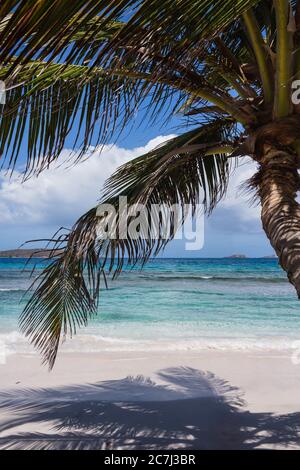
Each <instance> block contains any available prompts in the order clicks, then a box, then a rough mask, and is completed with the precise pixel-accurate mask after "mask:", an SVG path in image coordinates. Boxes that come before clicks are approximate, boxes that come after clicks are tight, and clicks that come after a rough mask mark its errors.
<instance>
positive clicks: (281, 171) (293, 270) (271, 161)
mask: <svg viewBox="0 0 300 470" xmlns="http://www.w3.org/2000/svg"><path fill="white" fill-rule="evenodd" d="M258 161H259V163H260V170H259V172H258V173H257V175H256V177H255V179H256V184H257V185H258V193H259V196H260V200H261V206H262V210H261V219H262V223H263V228H264V231H265V232H266V234H267V236H268V238H269V240H270V242H271V245H272V246H273V248H274V250H275V252H276V254H277V255H278V257H279V263H280V265H281V266H282V268H283V269H284V270H285V271H286V273H287V275H288V279H289V281H290V282H291V283H292V284H293V285H294V287H295V289H296V291H297V294H298V298H300V205H299V204H298V202H297V200H296V196H297V191H298V190H299V188H300V179H299V174H298V170H297V156H296V154H295V153H293V151H292V150H290V151H286V150H278V149H274V148H272V147H269V148H268V149H267V151H265V152H264V154H263V155H262V156H260V158H258Z"/></svg>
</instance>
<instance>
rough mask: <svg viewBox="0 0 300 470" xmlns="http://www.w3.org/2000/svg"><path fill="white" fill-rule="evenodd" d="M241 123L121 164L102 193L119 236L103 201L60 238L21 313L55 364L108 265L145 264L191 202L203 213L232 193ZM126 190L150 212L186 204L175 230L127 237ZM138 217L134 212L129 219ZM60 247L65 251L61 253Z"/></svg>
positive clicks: (219, 124)
mask: <svg viewBox="0 0 300 470" xmlns="http://www.w3.org/2000/svg"><path fill="white" fill-rule="evenodd" d="M234 127H235V123H233V122H232V121H231V120H229V119H227V120H226V119H220V120H217V121H215V122H213V123H210V124H208V125H205V126H203V127H201V128H197V129H194V130H192V131H189V132H187V133H185V134H183V135H181V136H179V137H176V138H174V139H171V140H169V141H167V142H166V143H165V144H163V145H161V146H159V147H158V148H156V149H154V150H153V151H151V152H149V153H147V154H146V155H143V156H141V157H138V158H136V159H134V160H132V161H131V162H129V163H127V164H125V165H123V166H122V167H120V168H119V169H118V170H117V171H116V173H115V174H114V175H112V176H111V177H110V178H109V179H108V181H107V183H106V185H105V188H104V192H103V195H102V199H101V204H105V206H106V205H107V204H110V205H112V206H113V207H114V208H115V209H116V215H115V216H114V217H115V219H114V221H113V223H114V225H115V227H116V228H117V236H116V237H115V238H101V237H100V236H99V233H101V227H102V226H103V223H105V222H104V220H103V217H102V216H101V215H99V206H97V207H95V208H93V209H92V210H90V211H89V212H88V213H86V214H85V215H84V216H82V217H81V218H80V219H79V220H78V221H77V223H76V224H75V225H74V227H73V229H72V230H71V232H70V233H67V234H65V235H61V236H59V237H58V239H56V240H54V245H53V259H52V260H51V262H50V265H49V266H47V267H46V269H45V270H44V272H43V273H42V275H41V276H40V277H39V278H38V281H37V282H38V285H37V288H36V290H35V292H34V294H33V295H32V297H31V299H30V300H29V302H28V304H27V306H26V308H25V310H24V311H23V313H22V316H21V318H20V325H21V329H22V331H23V332H24V333H25V335H26V336H28V337H29V338H30V340H31V341H32V343H33V344H34V345H35V346H36V347H37V348H38V349H39V350H40V351H41V353H42V355H43V358H44V361H46V362H47V363H48V364H49V366H50V368H51V367H53V365H54V362H55V358H56V355H57V350H58V347H59V344H60V340H61V336H62V335H64V336H66V335H71V336H72V334H74V333H75V332H76V328H77V327H81V326H84V325H85V324H86V322H87V320H88V318H89V317H90V316H91V315H93V314H94V313H95V312H96V310H97V302H98V297H99V287H100V278H101V275H103V276H105V275H106V273H107V271H108V272H109V273H110V272H114V275H117V274H119V273H120V272H121V270H122V269H123V267H124V263H126V264H129V265H134V264H136V263H137V262H141V263H142V264H143V263H145V262H146V261H147V260H148V259H149V258H150V257H151V256H156V255H157V254H158V253H159V252H160V251H161V250H162V249H163V248H164V247H165V246H166V244H167V243H168V242H169V241H170V240H171V239H172V238H173V237H174V235H175V233H176V229H177V228H178V226H179V225H180V224H181V223H183V221H184V219H185V217H186V215H187V213H186V205H187V204H189V205H190V206H191V207H192V210H193V212H195V211H196V209H197V204H200V203H201V202H202V203H203V204H204V209H205V210H206V211H208V212H210V211H211V210H212V208H213V207H214V206H215V205H216V203H217V202H218V200H219V199H220V198H221V197H222V196H223V195H224V193H225V191H226V188H227V183H228V177H229V171H230V163H229V160H228V159H227V155H226V154H227V153H230V151H232V149H233V148H234V147H235V146H236V143H237V142H236V140H229V135H230V136H231V139H232V136H233V135H236V137H237V138H238V136H239V131H238V129H235V130H234ZM229 149H231V150H229ZM217 152H219V153H217ZM222 152H226V154H225V153H222ZM120 195H122V196H123V197H125V196H126V198H127V202H128V205H129V206H130V207H133V206H136V205H137V204H144V206H145V208H146V210H149V213H150V210H151V206H153V205H156V207H157V206H159V207H167V208H171V207H172V206H173V205H174V204H178V206H179V207H180V211H181V213H180V220H173V221H172V223H171V225H170V231H169V232H168V233H167V234H164V235H162V232H161V231H160V230H161V229H162V228H163V227H162V221H161V220H160V219H157V221H158V232H157V231H156V232H155V233H154V231H152V232H151V233H150V236H149V232H148V229H146V231H147V233H144V232H143V231H141V232H140V233H139V235H138V237H136V238H135V237H131V236H130V233H128V236H126V237H121V236H119V235H120V233H119V229H120V225H119V223H120V218H119V217H120V211H118V209H119V196H120ZM132 217H133V216H132V213H130V211H129V213H128V216H127V219H126V223H130V221H132ZM101 224H102V225H101ZM157 233H158V234H159V236H157ZM154 234H155V236H154ZM57 250H62V251H59V253H60V254H59V255H58V256H57V253H58V251H57Z"/></svg>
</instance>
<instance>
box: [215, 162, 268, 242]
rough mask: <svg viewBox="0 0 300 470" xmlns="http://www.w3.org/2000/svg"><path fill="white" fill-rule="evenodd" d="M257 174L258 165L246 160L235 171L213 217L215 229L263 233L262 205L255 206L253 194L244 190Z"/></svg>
mask: <svg viewBox="0 0 300 470" xmlns="http://www.w3.org/2000/svg"><path fill="white" fill-rule="evenodd" d="M255 172H256V164H255V163H254V162H253V161H251V160H246V159H245V160H244V161H243V162H242V163H241V165H240V166H239V167H237V168H236V169H235V170H234V171H233V173H232V175H231V178H230V181H229V187H228V191H227V194H226V196H225V198H224V199H223V200H222V202H220V203H219V205H218V207H217V209H215V211H214V213H213V215H212V217H211V223H212V225H213V226H214V227H215V228H218V229H220V230H226V231H232V232H239V231H240V232H246V233H260V232H262V228H261V221H260V205H259V204H253V203H252V201H251V196H252V194H251V193H247V192H246V191H245V190H243V188H242V186H243V184H244V183H245V182H246V181H247V180H248V179H249V178H250V177H251V176H252V175H253V174H254V173H255Z"/></svg>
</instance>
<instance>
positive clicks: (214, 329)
mask: <svg viewBox="0 0 300 470" xmlns="http://www.w3.org/2000/svg"><path fill="white" fill-rule="evenodd" d="M24 262H25V260H16V259H2V260H0V340H1V341H4V343H5V345H6V347H7V348H8V350H9V351H10V352H11V353H13V352H16V351H22V352H28V353H30V352H32V348H31V346H29V345H28V343H27V340H26V339H24V338H23V337H22V336H21V335H20V333H19V331H18V324H17V323H18V315H19V313H20V311H21V309H22V307H23V305H24V302H25V300H24V299H23V300H22V297H23V295H24V293H25V291H26V289H27V288H28V286H29V284H30V282H31V281H30V278H29V275H30V271H31V267H32V266H31V265H30V264H29V265H28V266H27V267H26V268H25V270H24ZM299 339H300V303H299V301H298V300H297V298H296V296H295V293H294V290H293V288H292V287H291V286H290V284H289V283H288V282H287V280H286V277H285V274H284V273H283V272H282V271H281V269H280V268H279V267H278V264H277V260H276V259H245V260H244V259H158V260H155V261H152V262H151V263H149V264H148V265H147V266H146V267H145V268H144V269H143V270H142V271H140V270H139V269H134V270H133V271H132V270H127V271H126V272H124V273H123V274H122V275H121V276H120V277H119V278H118V280H117V281H111V282H109V289H108V290H105V289H104V290H103V291H102V292H101V295H100V305H99V312H98V316H97V317H96V318H95V319H93V320H92V321H91V322H90V325H89V327H88V328H86V329H81V330H80V331H79V334H78V335H77V336H76V337H75V338H74V339H72V340H70V341H67V342H66V343H65V344H64V345H63V348H64V349H65V350H67V351H101V350H124V351H125V350H126V351H127V350H128V351H130V350H141V351H142V350H202V349H207V348H215V349H222V350H224V349H289V348H290V347H292V343H293V341H295V340H299Z"/></svg>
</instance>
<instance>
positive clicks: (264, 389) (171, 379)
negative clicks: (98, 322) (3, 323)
mask: <svg viewBox="0 0 300 470" xmlns="http://www.w3.org/2000/svg"><path fill="white" fill-rule="evenodd" d="M0 374H1V375H0V377H1V378H0V406H1V418H0V448H1V449H12V448H15V449H17V448H18V449H21V448H22V449H28V448H31V449H45V448H48V449H70V448H75V449H79V448H84V449H92V448H96V449H98V448H102V449H104V448H106V447H110V448H112V449H142V448H146V449H168V448H177V449H179V448H189V449H218V448H222V449H223V448H224V449H230V448H234V449H251V448H255V449H261V448H267V449H271V448H275V449H286V448H289V449H290V448H297V449H300V411H299V408H300V399H299V389H300V364H299V365H296V364H293V362H292V360H291V356H290V355H289V354H287V353H283V352H280V351H278V352H264V353H258V352H249V351H248V352H241V351H238V352H233V351H230V352H229V351H227V352H224V351H218V352H216V351H201V352H192V351H185V352H169V351H168V352H165V353H161V352H160V353H157V352H151V353H149V352H102V353H84V354H82V353H81V354H79V353H77V354H75V353H61V354H60V356H59V358H58V361H57V363H56V366H55V369H54V370H53V371H52V372H50V373H49V372H48V370H47V368H46V367H45V366H41V365H40V358H39V356H38V355H30V356H26V355H21V354H14V355H11V356H9V357H8V358H7V363H6V364H2V365H0ZM108 430H109V431H108ZM108 434H109V442H108V438H107V435H108Z"/></svg>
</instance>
